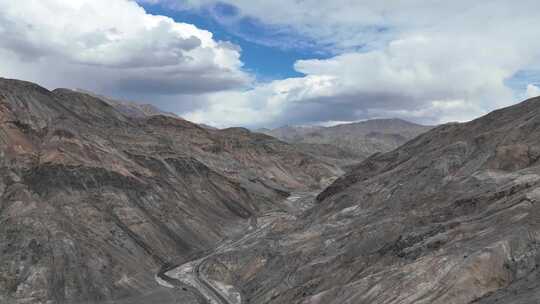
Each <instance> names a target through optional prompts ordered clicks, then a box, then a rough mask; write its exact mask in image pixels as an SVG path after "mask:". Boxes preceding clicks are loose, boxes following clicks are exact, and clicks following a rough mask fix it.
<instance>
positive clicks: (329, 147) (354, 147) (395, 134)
mask: <svg viewBox="0 0 540 304" xmlns="http://www.w3.org/2000/svg"><path fill="white" fill-rule="evenodd" d="M431 128H432V127H430V126H422V125H418V124H415V123H412V122H408V121H405V120H402V119H374V120H368V121H363V122H357V123H350V124H341V125H336V126H333V127H322V126H284V127H280V128H277V129H258V130H256V132H260V133H264V134H267V135H271V136H274V137H276V138H279V139H281V140H283V141H286V142H289V143H293V144H296V145H298V146H299V147H301V148H302V149H303V150H304V151H305V152H306V153H310V154H314V155H319V156H322V157H324V158H326V159H327V160H329V161H334V162H336V163H337V164H339V165H342V166H344V165H345V166H346V165H350V164H352V163H355V162H357V161H358V160H359V159H365V158H367V157H368V156H370V155H372V154H374V153H377V152H388V151H390V150H393V149H395V148H397V147H399V146H400V145H402V144H404V143H405V142H407V141H408V140H410V139H412V138H414V137H416V136H418V135H420V134H422V133H424V132H426V131H428V130H430V129H431Z"/></svg>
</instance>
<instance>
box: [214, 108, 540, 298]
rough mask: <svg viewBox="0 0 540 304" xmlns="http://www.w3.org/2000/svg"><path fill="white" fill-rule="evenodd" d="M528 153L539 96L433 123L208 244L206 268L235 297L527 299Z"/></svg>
mask: <svg viewBox="0 0 540 304" xmlns="http://www.w3.org/2000/svg"><path fill="white" fill-rule="evenodd" d="M539 159H540V98H535V99H530V100H527V101H525V102H523V103H521V104H518V105H515V106H512V107H509V108H505V109H501V110H498V111H495V112H492V113H490V114H488V115H486V116H484V117H481V118H479V119H476V120H474V121H471V122H468V123H463V124H457V123H454V124H446V125H442V126H439V127H436V128H434V129H433V130H431V131H429V132H427V133H425V134H423V135H421V136H419V137H417V138H416V139H414V140H412V141H409V142H408V143H406V144H405V145H404V146H402V147H400V148H398V149H396V150H394V151H391V152H388V153H377V154H375V155H372V156H371V157H369V158H368V159H366V160H365V161H364V162H362V163H361V164H359V165H357V166H356V167H355V168H354V169H353V170H352V171H350V172H348V173H347V174H345V175H344V176H342V177H341V178H339V179H338V180H337V181H335V182H334V183H333V184H332V185H331V186H330V187H328V188H327V189H326V190H325V191H323V192H322V193H320V194H319V195H318V197H317V199H316V200H313V201H312V204H313V205H314V206H313V207H312V208H311V209H308V210H307V211H306V212H304V213H297V214H294V215H289V216H288V217H286V216H283V217H281V218H278V219H276V220H275V221H274V222H273V223H272V225H270V226H268V227H267V228H266V229H264V230H261V232H260V234H262V235H263V236H261V237H259V238H258V239H252V240H250V241H249V242H246V243H244V244H242V246H239V247H238V248H236V250H230V251H229V252H226V253H220V254H217V255H215V256H212V257H211V258H209V259H208V260H207V261H206V262H205V267H206V269H208V270H207V273H208V274H207V275H208V276H210V277H212V278H213V280H215V281H226V280H227V278H228V276H233V277H234V280H229V282H234V284H235V286H236V288H237V290H239V291H240V293H241V294H242V296H243V300H244V302H243V303H305V304H308V303H310V304H315V303H340V304H342V303H393V304H398V303H399V304H409V303H410V304H412V303H416V304H418V303H426V304H427V303H441V304H443V303H444V304H446V303H453V304H468V303H508V304H510V303H511V304H529V303H530V304H534V303H538V301H539V299H540V266H539V265H540V162H539ZM304 205H309V202H308V203H304Z"/></svg>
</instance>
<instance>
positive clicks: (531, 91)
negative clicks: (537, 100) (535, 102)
mask: <svg viewBox="0 0 540 304" xmlns="http://www.w3.org/2000/svg"><path fill="white" fill-rule="evenodd" d="M526 96H527V98H532V97H537V96H540V88H539V87H537V86H535V85H534V84H529V85H528V86H527V92H526Z"/></svg>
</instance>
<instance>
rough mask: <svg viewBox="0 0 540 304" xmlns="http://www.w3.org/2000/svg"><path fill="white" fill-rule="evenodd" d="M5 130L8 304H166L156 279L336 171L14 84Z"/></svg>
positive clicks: (279, 147)
mask: <svg viewBox="0 0 540 304" xmlns="http://www.w3.org/2000/svg"><path fill="white" fill-rule="evenodd" d="M0 122H1V125H0V156H1V158H0V197H1V198H0V221H1V223H2V224H1V225H0V256H1V259H0V303H25V304H26V303H28V304H34V303H47V304H50V303H109V302H108V301H110V300H113V299H121V298H128V299H134V300H127V301H128V302H126V303H139V302H140V301H142V300H141V299H148V300H149V301H151V300H152V299H153V300H154V301H155V300H156V299H165V298H166V295H167V294H166V293H161V292H160V287H159V286H158V285H157V283H156V281H155V274H156V273H157V272H158V270H159V268H160V267H161V266H163V265H165V264H167V263H170V262H174V261H175V260H181V259H184V258H187V257H189V256H193V255H195V254H197V252H200V251H202V250H205V249H207V248H209V247H212V246H213V245H214V244H215V243H217V242H218V241H219V240H221V239H223V238H224V237H226V236H227V235H229V234H231V233H234V232H235V231H236V230H237V229H238V227H239V225H240V224H241V223H245V222H246V221H247V220H248V219H249V218H250V217H252V216H253V215H255V214H258V213H260V212H264V211H265V210H269V209H273V208H276V207H277V206H276V204H277V203H276V202H279V201H281V200H282V199H283V197H285V196H286V195H287V193H288V192H289V191H290V190H291V189H311V188H318V187H320V186H321V185H323V184H325V183H328V181H329V180H331V179H332V178H333V177H334V176H335V175H336V174H337V173H338V172H339V170H338V169H336V168H334V167H333V166H331V165H328V164H326V163H324V162H321V161H319V160H318V159H316V158H314V157H312V156H309V155H306V154H304V153H302V152H301V151H299V150H298V149H297V148H295V147H293V146H290V145H288V144H286V143H283V142H281V141H279V140H276V139H274V138H272V137H269V136H266V135H262V134H253V133H251V132H249V131H247V130H244V129H227V130H208V129H203V128H201V127H199V126H197V125H195V124H192V123H190V122H188V121H185V120H182V119H179V118H175V117H169V116H162V115H161V116H159V115H158V116H148V117H147V116H145V117H140V118H134V117H133V116H129V115H125V114H124V113H122V112H120V111H119V110H118V109H117V108H115V107H113V106H111V105H110V104H108V103H107V102H105V101H103V100H102V99H100V98H97V97H94V96H91V95H88V94H85V93H80V92H75V91H70V90H65V89H58V90H55V91H52V92H51V91H48V90H46V89H44V88H41V87H39V86H37V85H35V84H31V83H27V82H22V81H16V80H7V79H0ZM154 294H155V296H154ZM150 295H152V296H150ZM190 296H191V295H185V296H184V298H185V299H187V298H186V297H190ZM137 301H139V302H137ZM163 301H165V300H163ZM118 303H121V302H118Z"/></svg>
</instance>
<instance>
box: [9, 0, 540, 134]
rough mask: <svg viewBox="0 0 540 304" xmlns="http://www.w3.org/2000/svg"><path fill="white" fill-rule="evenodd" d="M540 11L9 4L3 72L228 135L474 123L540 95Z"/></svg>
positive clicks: (342, 3)
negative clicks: (138, 105) (392, 121)
mask: <svg viewBox="0 0 540 304" xmlns="http://www.w3.org/2000/svg"><path fill="white" fill-rule="evenodd" d="M539 10H540V3H539V2H538V1H537V0H522V1H519V2H515V1H510V0H495V1H493V0H489V1H488V0H479V1H475V2H474V3H473V4H471V2H470V0H455V1H425V0H407V1H393V0H379V1H370V0H333V1H319V0H302V1H292V0H273V1H253V0H70V1H61V0H41V1H37V2H29V1H1V2H0V35H1V36H2V38H3V39H1V40H0V76H2V77H9V78H19V79H25V80H29V81H34V82H37V83H39V84H41V85H43V86H45V87H47V88H50V89H54V88H57V87H67V88H83V89H87V90H90V91H94V92H96V93H100V94H104V95H109V96H112V97H117V98H127V99H132V100H136V101H142V102H146V103H152V104H154V105H157V106H159V107H161V108H162V109H164V110H166V111H171V112H175V113H177V114H179V115H181V116H182V117H184V118H186V119H189V120H192V121H195V122H200V123H206V124H210V125H214V126H218V127H229V126H245V127H252V128H257V127H277V126H280V125H284V124H308V125H313V124H325V125H328V124H334V123H340V122H352V121H359V120H366V119H373V118H391V117H397V118H402V119H407V120H410V121H414V122H418V123H424V124H439V123H445V122H450V121H468V120H471V119H474V118H476V117H478V116H481V115H484V114H486V113H488V112H489V111H492V110H494V109H497V108H500V107H504V106H508V105H511V104H514V103H516V102H519V101H520V100H523V99H524V98H527V97H532V96H537V95H540V40H539V39H538V37H540V19H539V18H538V16H537V12H538V11H539ZM52 15H54V16H55V22H50V17H49V16H52Z"/></svg>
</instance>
